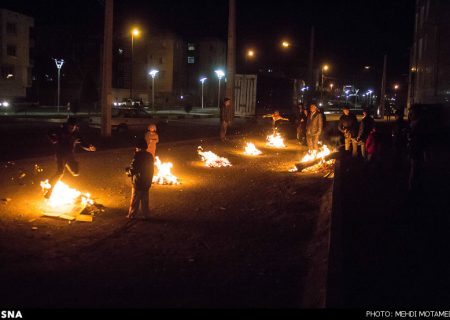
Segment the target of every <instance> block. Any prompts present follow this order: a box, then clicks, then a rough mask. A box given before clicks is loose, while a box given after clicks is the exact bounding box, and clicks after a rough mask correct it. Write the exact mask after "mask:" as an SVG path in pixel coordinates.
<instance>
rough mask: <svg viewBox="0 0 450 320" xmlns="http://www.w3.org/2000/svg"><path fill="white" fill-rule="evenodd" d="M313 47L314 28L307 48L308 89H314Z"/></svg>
mask: <svg viewBox="0 0 450 320" xmlns="http://www.w3.org/2000/svg"><path fill="white" fill-rule="evenodd" d="M314 46H315V28H314V27H312V28H311V44H310V48H309V66H308V78H309V79H308V82H309V87H310V88H313V87H314Z"/></svg>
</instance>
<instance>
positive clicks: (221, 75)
mask: <svg viewBox="0 0 450 320" xmlns="http://www.w3.org/2000/svg"><path fill="white" fill-rule="evenodd" d="M215 72H216V74H217V77H218V78H219V94H218V99H217V108H220V81H221V80H222V78H223V77H225V72H223V71H222V70H216V71H215Z"/></svg>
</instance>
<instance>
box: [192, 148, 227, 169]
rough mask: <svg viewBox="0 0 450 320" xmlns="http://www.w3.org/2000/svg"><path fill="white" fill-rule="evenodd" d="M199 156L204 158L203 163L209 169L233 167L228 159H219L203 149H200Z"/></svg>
mask: <svg viewBox="0 0 450 320" xmlns="http://www.w3.org/2000/svg"><path fill="white" fill-rule="evenodd" d="M197 151H198V154H199V155H200V156H201V157H202V161H203V162H204V163H205V166H206V167H209V168H222V167H232V164H231V163H230V161H229V160H228V159H227V158H222V157H219V156H218V155H217V154H215V153H213V152H212V151H204V150H203V148H202V147H198V150H197Z"/></svg>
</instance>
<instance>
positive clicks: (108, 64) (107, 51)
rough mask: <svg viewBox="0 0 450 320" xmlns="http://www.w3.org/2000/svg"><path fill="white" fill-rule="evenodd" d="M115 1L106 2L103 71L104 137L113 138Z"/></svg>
mask: <svg viewBox="0 0 450 320" xmlns="http://www.w3.org/2000/svg"><path fill="white" fill-rule="evenodd" d="M113 21H114V0H105V29H104V38H103V39H104V40H103V69H102V98H101V99H102V100H101V103H102V137H105V138H108V137H111V117H112V57H113V54H112V48H113Z"/></svg>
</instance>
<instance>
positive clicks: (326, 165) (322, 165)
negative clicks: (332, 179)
mask: <svg viewBox="0 0 450 320" xmlns="http://www.w3.org/2000/svg"><path fill="white" fill-rule="evenodd" d="M331 153H332V151H331V150H330V149H329V148H328V146H326V145H324V146H322V147H321V148H320V150H319V151H308V153H307V154H306V155H305V156H304V157H303V159H302V160H301V161H300V162H301V163H309V162H316V161H317V160H320V161H319V163H317V164H315V165H313V166H310V167H307V168H305V169H303V170H302V172H305V173H317V172H320V171H330V170H331V171H332V170H333V167H334V164H335V163H336V161H335V160H329V161H326V160H325V158H326V157H328V156H329V155H331ZM298 171H299V169H297V167H294V168H292V169H291V170H289V172H298ZM331 171H330V172H331Z"/></svg>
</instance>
